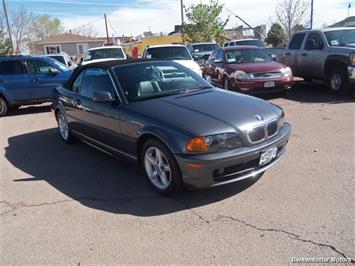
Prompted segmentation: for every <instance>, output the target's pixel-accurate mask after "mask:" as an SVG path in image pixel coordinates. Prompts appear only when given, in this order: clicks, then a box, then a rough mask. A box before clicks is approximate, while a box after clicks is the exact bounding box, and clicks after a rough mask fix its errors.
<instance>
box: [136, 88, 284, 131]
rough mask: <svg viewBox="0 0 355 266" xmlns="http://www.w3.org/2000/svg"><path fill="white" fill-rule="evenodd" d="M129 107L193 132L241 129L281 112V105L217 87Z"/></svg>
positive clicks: (273, 117)
mask: <svg viewBox="0 0 355 266" xmlns="http://www.w3.org/2000/svg"><path fill="white" fill-rule="evenodd" d="M132 110H134V111H138V112H140V113H141V114H143V115H146V116H150V117H151V118H152V119H157V120H159V121H161V122H164V123H166V124H169V125H171V126H175V127H178V128H179V129H181V130H184V131H186V132H189V133H191V134H193V135H209V134H218V133H222V132H240V131H244V130H245V129H246V128H247V127H249V126H253V125H258V124H260V123H263V121H270V120H273V119H277V118H279V117H280V116H281V113H282V110H281V109H280V108H278V107H276V106H274V105H272V104H270V103H268V102H266V101H264V100H261V99H258V98H255V97H251V96H247V95H244V94H239V93H235V92H228V91H224V90H220V89H207V90H202V91H198V92H194V93H192V92H191V93H186V94H181V95H174V96H169V97H163V98H158V99H152V100H147V101H142V102H137V103H134V104H133V105H132ZM257 116H261V118H262V119H263V121H260V120H258V119H257ZM259 119H260V117H259Z"/></svg>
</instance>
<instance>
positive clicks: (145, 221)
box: [0, 84, 355, 265]
mask: <svg viewBox="0 0 355 266" xmlns="http://www.w3.org/2000/svg"><path fill="white" fill-rule="evenodd" d="M269 99H270V100H271V101H272V102H274V103H277V104H279V105H281V106H282V107H283V108H284V109H285V111H286V116H287V119H288V121H289V122H291V123H292V125H293V133H292V137H291V140H290V143H289V147H288V152H287V154H286V156H285V158H284V159H283V160H282V161H281V162H280V163H279V164H278V165H277V166H276V167H275V168H273V169H271V170H270V171H269V172H267V173H266V174H265V175H264V176H263V177H262V178H261V179H260V180H258V181H252V180H250V181H245V182H241V183H236V184H233V185H229V186H224V187H219V188H215V189H208V190H192V191H187V192H186V193H184V194H182V195H179V196H177V197H175V198H164V197H161V196H159V195H157V194H155V193H154V192H153V191H152V190H151V189H150V187H149V186H148V184H147V182H146V181H145V179H144V178H143V176H142V175H141V173H140V171H139V170H138V169H137V167H136V166H135V165H134V164H130V163H127V162H124V161H120V160H117V159H114V158H111V157H109V156H108V155H106V154H103V153H101V152H98V151H96V150H94V149H93V148H91V147H89V146H87V145H85V144H82V143H77V144H75V145H66V144H64V143H63V142H62V141H61V140H60V139H59V136H58V135H57V131H56V123H55V121H54V118H53V115H52V114H51V113H50V112H49V108H48V106H44V107H43V106H39V107H29V108H21V109H20V110H18V111H16V112H13V113H10V115H9V116H8V117H5V118H1V120H0V133H1V136H0V145H1V156H0V167H1V168H0V180H1V188H0V191H1V195H0V203H1V204H0V213H1V214H0V215H1V224H0V232H1V243H0V245H1V250H0V252H1V254H0V255H1V257H0V264H1V265H7V264H18V265H30V264H58V265H59V264H61V265H78V264H79V263H80V265H97V264H119V263H138V264H148V263H150V264H157V263H161V264H162V263H180V264H190V263H194V264H212V263H214V264H256V265H274V264H285V263H290V262H291V261H292V258H294V260H295V258H301V257H305V258H309V257H315V258H320V257H324V258H328V257H336V258H345V257H346V258H355V240H354V239H355V222H354V221H355V207H354V206H355V204H354V203H355V198H354V197H355V196H354V195H355V193H354V190H355V186H354V175H355V174H354V173H355V102H353V101H350V100H349V99H346V98H341V97H335V96H332V95H330V94H328V93H327V92H326V91H325V90H324V89H322V88H321V87H319V86H310V85H306V84H298V85H297V86H296V87H295V88H294V89H293V91H290V92H289V94H287V95H286V96H285V98H269Z"/></svg>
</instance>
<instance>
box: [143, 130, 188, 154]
mask: <svg viewBox="0 0 355 266" xmlns="http://www.w3.org/2000/svg"><path fill="white" fill-rule="evenodd" d="M138 134H139V138H140V137H142V136H144V135H152V136H154V137H156V138H157V139H159V140H160V141H162V142H163V143H164V144H165V145H166V146H167V147H168V148H169V150H170V151H171V152H172V153H173V154H176V153H182V152H184V149H185V145H186V141H187V139H188V138H189V137H188V136H185V135H183V134H181V133H178V132H176V131H173V130H169V129H162V128H159V127H156V126H146V127H143V128H141V129H140V130H139V132H138Z"/></svg>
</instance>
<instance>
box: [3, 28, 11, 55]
mask: <svg viewBox="0 0 355 266" xmlns="http://www.w3.org/2000/svg"><path fill="white" fill-rule="evenodd" d="M10 51H11V44H10V40H9V38H5V36H4V33H3V32H2V31H0V55H7V54H9V53H10Z"/></svg>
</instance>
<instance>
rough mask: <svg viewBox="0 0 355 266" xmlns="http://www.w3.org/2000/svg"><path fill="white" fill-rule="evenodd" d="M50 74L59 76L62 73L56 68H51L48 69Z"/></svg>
mask: <svg viewBox="0 0 355 266" xmlns="http://www.w3.org/2000/svg"><path fill="white" fill-rule="evenodd" d="M48 73H49V74H52V75H58V74H59V73H60V71H59V70H58V69H56V68H54V67H50V68H49V69H48Z"/></svg>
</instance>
